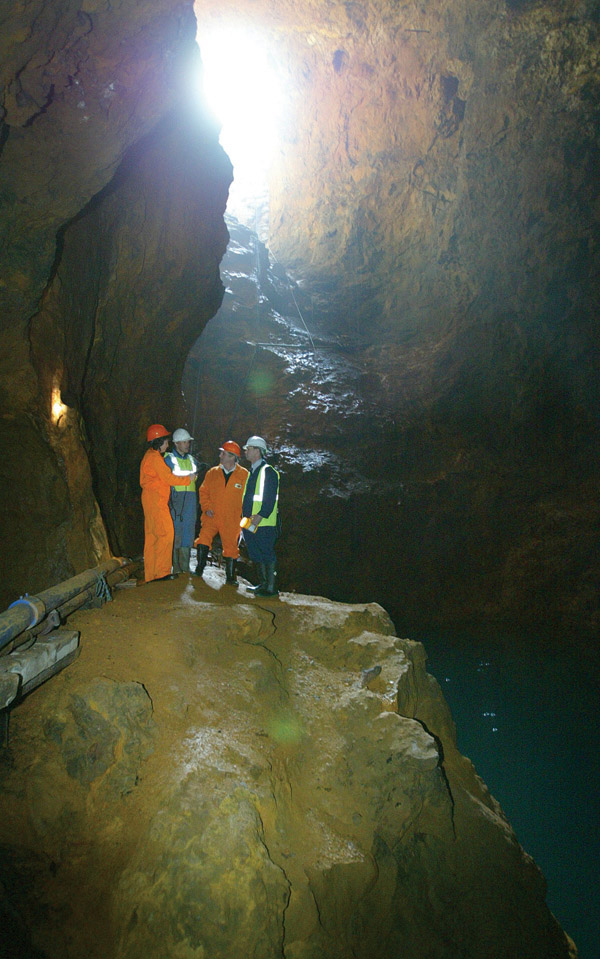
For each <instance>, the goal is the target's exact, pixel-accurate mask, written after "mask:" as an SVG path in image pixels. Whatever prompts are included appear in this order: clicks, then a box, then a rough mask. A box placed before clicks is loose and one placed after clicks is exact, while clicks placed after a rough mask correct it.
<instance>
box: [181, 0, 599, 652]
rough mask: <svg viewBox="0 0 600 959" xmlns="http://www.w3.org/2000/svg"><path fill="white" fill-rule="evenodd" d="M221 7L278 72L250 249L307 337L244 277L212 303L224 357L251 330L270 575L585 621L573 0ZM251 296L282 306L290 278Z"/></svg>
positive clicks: (403, 605) (585, 70) (584, 115)
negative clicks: (262, 256) (289, 343)
mask: <svg viewBox="0 0 600 959" xmlns="http://www.w3.org/2000/svg"><path fill="white" fill-rule="evenodd" d="M233 6H235V9H236V12H237V11H243V13H244V14H245V15H246V16H247V17H248V19H249V20H251V21H252V22H253V23H254V24H256V23H260V25H261V26H262V27H264V31H265V36H266V37H267V38H269V39H270V40H271V42H272V44H273V56H274V57H275V58H277V57H279V62H280V65H281V69H282V72H283V76H284V79H285V80H287V82H288V95H289V110H288V113H287V122H286V124H285V127H284V130H283V138H282V147H281V153H280V159H279V162H278V164H277V165H276V167H275V169H274V171H273V176H272V184H271V187H272V192H271V210H270V213H271V235H270V239H269V246H270V249H271V253H272V256H271V262H272V266H273V268H274V269H279V268H280V267H281V265H283V266H285V268H286V269H288V271H289V272H290V274H291V277H292V279H294V280H296V281H297V283H298V286H297V288H296V290H295V296H296V299H298V300H299V301H300V303H301V308H302V311H303V317H304V319H306V320H307V322H308V325H309V327H310V330H311V332H312V334H313V339H314V340H315V341H316V343H317V350H316V353H317V354H318V355H316V356H314V357H311V354H312V352H313V348H312V345H311V344H310V343H309V342H308V341H307V342H306V352H307V355H306V357H303V358H301V359H294V358H293V357H292V355H291V351H288V354H287V355H286V354H285V351H283V352H282V351H281V350H280V351H279V352H278V351H277V350H276V349H275V346H274V344H276V342H277V325H278V322H277V320H276V319H274V318H273V317H272V322H271V321H267V323H266V326H264V325H263V326H262V327H261V333H260V335H257V334H256V331H255V330H253V329H252V315H253V313H254V312H255V311H256V306H255V304H254V302H252V303H251V304H250V305H249V306H248V307H247V306H246V303H247V302H248V303H249V297H248V295H242V296H241V298H240V302H239V305H238V307H237V308H232V309H230V310H229V315H230V316H231V317H232V318H233V322H235V323H236V324H237V332H236V333H235V334H233V333H232V335H231V338H228V340H227V346H225V345H224V346H223V349H224V351H225V350H227V349H229V350H231V349H235V348H234V347H233V343H234V341H237V339H238V338H239V336H242V337H246V338H247V342H248V343H252V342H257V341H258V342H263V341H265V340H267V341H269V340H270V341H271V343H272V347H270V348H269V350H268V351H263V353H262V354H261V355H260V356H259V357H258V358H257V359H255V360H254V361H253V362H254V367H253V369H255V368H256V365H257V364H258V365H259V366H261V369H262V370H263V371H265V372H266V374H268V377H270V379H271V381H272V383H273V384H275V385H274V387H273V392H272V394H271V395H269V396H267V395H265V393H264V391H262V392H261V391H260V389H255V388H254V387H253V385H252V383H251V382H249V383H248V384H247V389H246V391H245V394H244V396H243V398H242V399H241V400H240V401H239V411H238V413H237V422H236V426H237V423H239V429H240V433H241V435H242V436H243V434H244V433H245V431H246V429H247V428H249V429H250V432H255V431H257V430H258V431H259V432H261V431H262V432H264V433H265V435H267V436H268V438H269V441H270V443H271V445H272V447H273V448H274V449H275V450H276V451H278V452H279V453H280V454H281V455H280V465H281V467H282V469H283V471H284V480H285V482H284V487H285V483H287V489H288V491H289V492H288V503H289V504H290V510H289V515H288V517H287V522H286V539H287V543H286V541H285V540H284V541H282V543H281V549H280V552H281V553H282V556H283V557H284V558H285V556H286V554H287V553H288V549H289V557H290V563H289V567H288V569H289V580H288V582H289V583H290V585H293V586H296V587H298V588H301V589H306V590H308V591H315V590H316V591H323V592H325V593H327V594H328V595H333V596H335V597H337V598H340V599H348V598H350V596H352V597H358V596H360V598H361V599H364V598H366V597H367V596H372V597H377V599H378V600H379V601H380V602H382V603H384V604H385V605H386V606H387V608H394V611H395V613H396V614H397V620H396V621H397V622H400V623H401V624H402V625H408V624H409V623H415V622H416V623H419V622H420V623H423V621H424V619H425V618H433V619H434V620H435V621H436V622H439V623H448V622H457V623H458V622H466V621H469V620H471V621H481V620H482V619H485V620H488V621H489V619H490V618H492V619H495V620H501V621H502V622H504V623H506V624H509V625H519V626H524V625H526V626H527V628H538V627H541V628H544V629H545V628H548V627H555V628H559V629H561V630H564V631H565V632H567V633H568V634H569V635H570V636H577V635H578V634H580V633H581V632H585V633H586V634H587V635H588V636H593V635H595V633H596V632H597V628H598V622H599V616H600V613H599V609H598V599H597V597H598V587H599V586H600V567H599V565H598V541H599V538H600V512H599V508H598V485H597V476H598V468H599V466H600V447H599V443H598V436H599V435H600V414H599V410H600V403H599V401H600V370H599V363H598V357H599V355H600V351H599V343H598V330H597V315H598V290H599V288H600V284H599V282H598V279H599V278H598V240H599V213H600V207H599V205H598V167H597V158H598V146H599V144H598V131H599V129H600V128H599V126H598V122H597V121H598V105H599V103H600V96H599V94H600V76H599V71H598V62H599V51H600V44H599V32H598V18H597V8H596V6H595V5H594V4H592V3H585V2H584V3H567V4H558V3H543V2H541V3H536V2H531V3H529V2H528V3H518V2H513V3H487V2H484V3H473V2H470V0H469V2H458V3H457V2H452V3H446V2H445V0H438V2H436V3H435V4H428V5H427V6H426V7H424V6H423V5H420V4H413V3H405V4H402V5H391V4H388V3H383V2H377V3H369V2H364V3H360V4H358V3H353V4H342V3H339V4H336V3H331V4H328V5H327V6H326V7H325V8H323V6H322V5H319V6H318V8H317V5H316V4H315V5H313V4H310V3H309V4H304V5H303V7H302V10H299V9H296V8H294V10H293V11H292V5H291V4H287V5H284V6H283V7H282V4H280V3H278V4H277V5H276V9H275V5H274V4H272V3H270V2H269V0H262V2H259V3H256V2H252V3H243V2H242V3H237V2H236V3H235V5H234V4H231V5H227V4H225V5H223V4H219V7H220V8H223V7H224V9H225V12H227V10H228V9H229V10H230V11H231V9H232V8H233ZM208 8H209V10H211V5H210V4H209V5H208ZM205 10H206V5H203V11H205ZM213 12H214V16H215V17H216V16H217V13H216V8H215V9H214V11H213ZM202 16H207V17H208V19H209V20H210V13H209V14H206V13H205V12H203V14H202ZM229 285H231V284H229ZM271 289H272V284H271ZM261 292H262V293H264V294H266V295H267V296H269V295H270V292H271V291H270V290H266V289H265V288H264V287H263V288H262V289H261ZM302 294H305V296H304V297H303V296H302ZM269 306H270V308H271V309H272V310H273V311H275V312H278V311H279V312H280V313H283V314H285V315H286V317H287V319H288V327H287V329H288V332H289V330H290V329H291V328H292V327H300V326H301V325H302V324H301V322H300V318H299V315H298V312H297V310H296V308H295V305H294V303H293V301H292V299H291V297H290V296H288V302H287V304H284V305H281V304H280V303H278V302H277V301H276V300H274V299H271V302H270V304H269ZM245 309H247V315H246V316H244V315H243V313H244V310H245ZM266 312H267V310H265V313H266ZM224 322H225V321H224ZM269 322H270V332H267V331H268V329H269ZM222 333H223V335H224V336H226V337H227V332H226V330H225V328H223V330H222ZM217 339H218V338H217V337H216V336H212V338H211V339H210V343H211V349H214V346H215V341H216V340H217ZM336 344H337V345H336ZM202 349H203V347H202V346H201V345H199V352H198V357H199V359H198V362H201V360H200V354H201V353H202ZM332 350H334V352H336V355H337V356H338V357H339V355H340V351H342V352H343V355H344V357H345V360H346V361H347V364H348V379H347V402H346V410H345V411H344V403H343V397H344V389H343V374H342V372H341V370H340V369H339V368H337V369H336V371H335V372H334V374H333V375H330V376H329V377H328V375H327V373H326V372H325V369H326V368H328V367H329V366H330V364H331V363H333V366H334V367H335V366H336V362H337V361H336V362H333V361H332ZM267 353H268V354H269V355H267ZM232 355H234V356H236V354H235V353H234V354H232ZM236 361H239V362H240V370H239V371H238V375H237V378H234V377H232V380H233V379H236V381H237V383H238V384H239V383H240V382H244V379H245V376H246V369H247V366H246V364H247V363H249V362H250V359H249V357H248V355H246V357H244V358H242V357H241V356H240V357H239V360H238V357H237V356H236ZM261 364H262V365H261ZM203 375H205V377H206V379H205V389H204V388H203V390H202V391H201V392H202V393H203V397H202V399H201V405H203V406H204V407H205V408H206V411H207V416H212V417H213V418H217V419H219V417H220V420H221V422H222V421H223V420H224V421H225V423H226V424H227V425H228V421H227V419H226V418H225V417H223V416H222V415H221V414H220V413H219V410H218V409H217V408H216V405H217V404H216V403H215V402H214V395H215V393H214V391H215V383H214V377H213V376H212V375H211V372H210V370H209V369H205V374H203ZM232 388H233V389H234V390H235V391H236V396H237V391H238V389H239V387H238V386H237V385H235V384H234V385H233V386H232ZM204 394H205V395H204ZM278 394H279V396H280V397H281V399H280V401H279V402H278V401H277V398H276V397H277V395H278ZM222 400H223V403H224V404H225V405H226V408H229V407H227V397H226V396H224V397H222ZM209 428H210V427H209ZM211 432H212V430H211ZM357 462H358V464H359V465H358V468H357ZM283 495H284V494H282V496H283ZM284 505H285V501H284ZM314 542H319V543H320V544H321V547H320V549H319V550H318V551H317V553H315V551H314V550H313V549H312V544H313V543H314ZM284 562H285V559H284ZM286 566H287V562H286ZM363 590H364V592H363Z"/></svg>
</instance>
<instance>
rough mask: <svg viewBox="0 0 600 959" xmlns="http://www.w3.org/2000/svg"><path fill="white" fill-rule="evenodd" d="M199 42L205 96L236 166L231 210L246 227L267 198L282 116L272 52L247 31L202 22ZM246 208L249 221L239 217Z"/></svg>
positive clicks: (234, 166) (225, 148)
mask: <svg viewBox="0 0 600 959" xmlns="http://www.w3.org/2000/svg"><path fill="white" fill-rule="evenodd" d="M198 43H199V44H200V53H201V56H202V63H203V67H204V94H205V97H206V100H207V101H208V103H209V105H210V107H211V109H212V110H213V112H214V113H215V114H216V116H217V117H218V119H219V121H220V122H221V124H222V130H221V136H220V140H221V145H222V146H223V149H224V150H225V151H226V153H227V154H228V155H229V158H230V159H231V162H232V164H233V176H234V182H233V184H232V188H231V191H230V203H229V204H228V207H227V209H228V211H229V212H230V213H232V214H233V215H234V216H237V217H238V219H241V220H242V222H247V220H248V219H249V217H248V210H251V209H252V206H253V205H254V206H260V205H262V204H264V200H265V196H266V195H267V175H268V171H269V167H270V165H271V161H272V159H273V155H274V152H275V149H276V147H277V141H278V124H279V121H280V118H281V115H282V112H283V94H282V89H281V82H280V80H279V78H278V76H277V71H276V68H275V65H274V62H273V60H272V58H271V57H270V56H269V54H268V52H267V50H266V49H265V47H264V46H263V45H261V44H260V43H259V41H258V40H257V38H256V36H254V35H253V34H252V33H250V32H248V31H247V30H240V29H239V28H231V29H226V28H225V27H221V28H220V29H217V28H215V27H214V26H211V27H205V28H203V26H202V23H200V25H199V32H198ZM242 208H246V215H245V216H244V215H242V216H240V213H241V212H242ZM247 225H248V226H253V225H254V224H253V223H248V224H247Z"/></svg>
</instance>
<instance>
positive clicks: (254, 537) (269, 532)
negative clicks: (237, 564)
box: [244, 526, 277, 565]
mask: <svg viewBox="0 0 600 959" xmlns="http://www.w3.org/2000/svg"><path fill="white" fill-rule="evenodd" d="M276 539H277V527H275V526H259V527H258V529H257V530H256V532H255V533H249V532H248V530H247V529H245V530H244V541H245V543H246V546H247V547H248V555H249V557H250V559H251V560H252V562H253V563H264V564H265V565H266V564H267V563H274V562H275V560H276V557H275V540H276Z"/></svg>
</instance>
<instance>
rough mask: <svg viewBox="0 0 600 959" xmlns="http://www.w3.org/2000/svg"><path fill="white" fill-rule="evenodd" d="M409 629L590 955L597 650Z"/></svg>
mask: <svg viewBox="0 0 600 959" xmlns="http://www.w3.org/2000/svg"><path fill="white" fill-rule="evenodd" d="M401 635H402V634H401ZM409 635H410V636H411V638H413V639H419V640H420V641H421V642H422V643H423V644H424V645H425V648H426V650H427V656H428V667H427V668H428V670H429V672H430V673H432V674H433V675H434V676H435V678H436V679H437V680H438V682H439V683H440V685H441V687H442V690H443V692H444V695H445V696H446V699H447V701H448V703H449V705H450V708H451V710H452V715H453V717H454V720H455V722H456V725H457V729H458V746H459V749H460V751H461V752H462V753H463V754H464V755H466V756H468V757H469V758H470V759H471V760H472V761H473V763H474V764H475V767H476V769H477V771H478V773H479V774H480V776H481V777H482V778H483V780H484V781H485V782H486V783H487V785H488V787H489V789H490V791H491V792H492V794H493V795H494V796H495V797H496V799H497V800H498V801H499V802H500V804H501V806H502V807H503V809H504V811H505V813H506V815H507V817H508V819H509V820H510V822H511V824H512V826H513V828H514V830H515V832H516V834H517V838H518V839H519V842H520V843H521V845H522V846H523V847H524V849H526V851H527V852H528V853H530V855H531V856H533V858H534V859H535V861H536V862H537V864H538V866H539V867H540V868H541V870H542V872H543V873H544V876H545V877H546V880H547V883H548V895H547V902H548V905H549V906H550V908H551V910H552V912H553V913H554V915H555V916H556V917H557V919H558V920H559V922H560V924H561V925H562V927H563V929H565V930H566V931H567V932H568V933H569V935H570V936H571V937H572V938H573V939H574V940H575V943H576V945H577V947H578V949H579V956H580V959H598V956H600V917H599V908H598V898H599V897H598V862H599V861H600V855H599V853H600V848H599V842H598V823H600V804H599V800H598V797H599V795H600V774H599V763H598V720H599V718H600V716H599V713H600V709H599V696H598V658H597V655H596V653H594V652H590V651H587V650H585V649H581V648H579V649H578V648H577V646H576V645H574V644H571V645H565V644H562V645H559V644H558V643H552V642H548V641H547V638H541V637H533V638H532V637H523V636H520V637H519V636H514V635H513V636H507V635H501V634H499V633H497V632H492V631H485V632H475V631H473V632H469V633H460V634H457V633H454V634H453V633H448V632H442V631H435V632H434V631H429V632H427V633H426V634H425V635H415V631H414V630H412V631H411V632H410V633H409Z"/></svg>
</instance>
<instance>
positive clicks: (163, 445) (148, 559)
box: [140, 423, 279, 596]
mask: <svg viewBox="0 0 600 959" xmlns="http://www.w3.org/2000/svg"><path fill="white" fill-rule="evenodd" d="M170 436H171V434H170V432H169V431H168V430H166V429H165V427H164V426H161V425H160V424H159V423H154V424H153V425H152V426H149V427H148V431H147V440H148V450H147V451H146V453H145V455H144V458H143V459H142V463H141V467H140V486H141V487H142V507H143V510H144V531H145V540H144V578H145V580H146V582H147V583H148V582H151V581H156V580H166V579H174V578H175V577H176V576H177V575H178V574H179V573H185V572H188V571H189V563H190V552H191V547H192V544H193V545H194V546H196V547H197V558H198V563H197V567H196V570H195V573H196V575H197V576H202V573H203V572H204V568H205V566H206V562H207V559H208V553H209V550H210V548H211V546H212V543H213V540H214V538H215V536H216V535H217V533H218V534H219V535H220V537H221V543H222V546H223V558H224V559H225V575H226V580H225V581H226V583H227V584H231V585H234V586H237V579H236V575H235V566H236V560H237V559H238V557H239V555H240V554H239V542H240V535H243V537H244V540H245V542H246V546H247V549H248V554H249V556H250V559H251V560H252V561H253V562H255V563H256V564H257V565H258V569H259V573H260V581H259V583H258V585H257V586H255V587H249V588H250V589H251V590H252V591H253V592H254V594H255V595H257V596H276V595H277V592H278V590H277V586H276V582H275V580H276V556H275V541H276V539H277V536H278V534H279V508H278V504H279V474H278V472H277V470H275V469H274V468H273V467H272V466H270V465H269V464H268V463H267V462H266V460H265V455H266V452H267V444H266V443H265V441H264V439H263V438H262V436H251V437H250V438H249V439H248V442H247V443H246V445H245V446H244V447H243V449H244V451H245V454H246V459H247V460H248V462H249V464H250V470H247V469H245V468H244V467H243V466H241V465H240V459H241V456H242V450H241V449H240V447H239V445H238V444H237V443H236V442H235V441H234V440H227V441H226V442H225V443H223V445H222V446H221V447H219V465H218V466H214V467H213V468H212V469H209V470H208V471H207V473H206V475H205V477H204V479H203V481H202V483H201V485H200V488H199V499H200V507H201V509H202V518H201V529H200V535H199V536H198V538H197V539H195V540H194V535H195V531H196V515H197V496H196V484H197V480H198V464H197V463H196V460H195V459H194V457H193V456H192V455H191V453H190V447H191V444H192V440H193V437H192V436H190V434H189V433H188V431H187V430H184V429H179V430H175V432H174V433H173V450H172V451H171V452H167V451H168V446H169V437H170Z"/></svg>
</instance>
